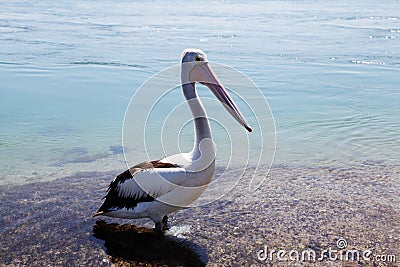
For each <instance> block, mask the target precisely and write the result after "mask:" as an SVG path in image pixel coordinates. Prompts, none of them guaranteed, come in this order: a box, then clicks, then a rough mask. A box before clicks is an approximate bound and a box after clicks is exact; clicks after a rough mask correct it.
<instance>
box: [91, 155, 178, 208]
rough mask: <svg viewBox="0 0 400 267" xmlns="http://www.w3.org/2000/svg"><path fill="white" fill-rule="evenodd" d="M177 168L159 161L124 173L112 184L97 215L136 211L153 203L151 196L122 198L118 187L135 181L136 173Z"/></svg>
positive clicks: (136, 166)
mask: <svg viewBox="0 0 400 267" xmlns="http://www.w3.org/2000/svg"><path fill="white" fill-rule="evenodd" d="M177 167H179V166H178V165H176V164H172V163H164V162H160V161H159V160H154V161H150V162H142V163H140V164H137V165H135V166H133V167H132V168H130V169H128V170H126V171H124V172H123V173H121V174H119V175H118V176H117V177H115V179H114V180H113V181H112V182H111V183H110V185H109V187H108V190H107V195H106V196H105V197H104V199H105V200H104V203H103V205H101V207H100V208H99V210H98V211H97V213H96V214H98V215H100V214H102V213H106V212H109V211H112V210H114V209H122V208H126V209H134V208H135V207H136V206H137V204H138V203H140V202H150V201H153V200H154V197H152V196H151V195H149V194H143V195H142V196H141V197H137V196H127V197H122V196H120V195H119V190H118V186H120V184H122V183H124V182H125V181H126V180H129V179H133V176H134V175H135V173H137V172H139V171H142V170H145V169H152V168H177ZM138 187H139V186H138Z"/></svg>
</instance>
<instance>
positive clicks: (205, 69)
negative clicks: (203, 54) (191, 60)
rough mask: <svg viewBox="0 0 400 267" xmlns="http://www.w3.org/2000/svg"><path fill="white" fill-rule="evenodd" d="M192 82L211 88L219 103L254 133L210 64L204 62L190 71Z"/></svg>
mask: <svg viewBox="0 0 400 267" xmlns="http://www.w3.org/2000/svg"><path fill="white" fill-rule="evenodd" d="M190 80H191V81H197V82H200V83H201V84H203V85H205V86H207V87H208V88H210V90H211V91H212V92H213V93H214V95H215V96H216V97H217V98H218V100H219V101H221V102H222V104H224V107H225V108H226V110H228V111H229V113H230V114H231V115H232V116H233V117H234V118H235V119H236V120H237V121H238V122H239V123H240V124H241V125H243V126H244V127H245V128H246V130H247V131H249V132H252V131H253V130H252V129H251V127H250V126H249V125H248V124H247V122H246V120H245V119H244V117H243V115H242V113H241V112H240V110H239V108H238V107H237V106H236V104H235V102H234V101H233V99H232V98H231V96H230V95H229V93H228V92H227V91H226V90H225V88H224V86H223V85H222V83H221V82H220V81H219V80H218V77H217V76H216V75H215V73H214V72H213V71H212V69H211V68H210V66H209V65H208V62H202V63H200V64H196V65H195V66H194V67H193V68H192V70H191V71H190Z"/></svg>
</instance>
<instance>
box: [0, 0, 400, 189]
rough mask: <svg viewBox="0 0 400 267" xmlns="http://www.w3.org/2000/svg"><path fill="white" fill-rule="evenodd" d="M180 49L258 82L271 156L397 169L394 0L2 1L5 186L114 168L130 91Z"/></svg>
mask: <svg viewBox="0 0 400 267" xmlns="http://www.w3.org/2000/svg"><path fill="white" fill-rule="evenodd" d="M187 47H197V48H201V49H203V50H204V51H205V52H206V53H207V54H208V57H209V59H210V61H214V62H218V63H223V64H227V65H230V66H232V67H234V68H236V69H238V70H239V71H241V72H242V73H244V74H245V75H247V76H248V77H249V78H251V79H252V80H253V81H254V82H255V83H256V84H257V85H258V86H259V87H260V89H261V90H262V92H263V94H264V95H265V97H266V98H267V100H268V102H269V104H270V107H271V110H272V112H273V115H274V118H275V123H276V129H277V154H276V159H275V162H277V163H283V164H298V165H316V166H329V165H358V164H366V163H367V164H371V163H384V164H397V163H398V159H399V158H400V157H399V156H400V146H399V145H400V141H399V137H400V127H399V125H400V109H399V103H400V2H399V1H389V0H387V1H369V0H367V1H345V0H342V1H318V0H314V1H312V0H299V1H246V2H245V1H242V2H240V1H232V2H230V1H220V2H216V1H204V2H201V3H200V4H196V5H194V4H192V6H191V4H189V2H186V3H185V4H182V3H181V2H178V1H176V2H175V1H173V2H168V3H166V2H164V1H153V2H151V3H148V2H147V1H135V2H133V1H111V0H110V1H8V0H4V1H1V2H0V129H1V130H0V179H1V180H0V184H8V183H26V182H30V181H37V180H47V179H53V178H56V177H62V176H65V175H69V174H73V173H75V172H77V171H92V170H99V171H103V170H104V171H106V170H116V169H123V168H124V167H125V162H124V157H123V154H122V151H121V147H120V146H121V129H122V122H123V118H124V113H125V110H126V108H127V105H128V103H129V100H130V98H131V96H132V95H133V93H134V92H135V90H136V89H137V88H138V87H139V86H140V85H141V84H142V83H143V82H144V81H146V80H147V79H148V78H150V77H151V76H152V75H154V74H155V73H157V72H158V71H161V70H162V69H164V68H166V67H169V66H171V65H174V64H177V63H179V58H180V55H181V52H182V50H183V49H185V48H187ZM138 112H139V113H140V111H138ZM210 112H212V111H210ZM219 134H224V132H223V130H218V129H216V130H215V132H214V135H215V136H216V140H218V135H219ZM188 135H190V136H191V133H190V131H189V132H188ZM189 139H190V138H189ZM217 145H218V146H219V147H218V149H219V150H220V151H222V152H223V151H224V149H223V148H224V145H225V144H221V143H217ZM219 157H224V155H223V153H222V155H219Z"/></svg>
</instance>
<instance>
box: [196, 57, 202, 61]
mask: <svg viewBox="0 0 400 267" xmlns="http://www.w3.org/2000/svg"><path fill="white" fill-rule="evenodd" d="M195 60H196V61H203V58H202V57H201V56H196V58H195Z"/></svg>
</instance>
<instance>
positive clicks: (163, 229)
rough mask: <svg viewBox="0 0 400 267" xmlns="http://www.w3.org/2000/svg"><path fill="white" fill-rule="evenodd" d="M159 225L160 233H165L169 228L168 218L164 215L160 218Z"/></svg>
mask: <svg viewBox="0 0 400 267" xmlns="http://www.w3.org/2000/svg"><path fill="white" fill-rule="evenodd" d="M161 224H162V228H161V229H162V231H165V230H168V229H169V227H168V225H167V224H168V216H167V215H165V216H164V217H163V218H162V220H161Z"/></svg>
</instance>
